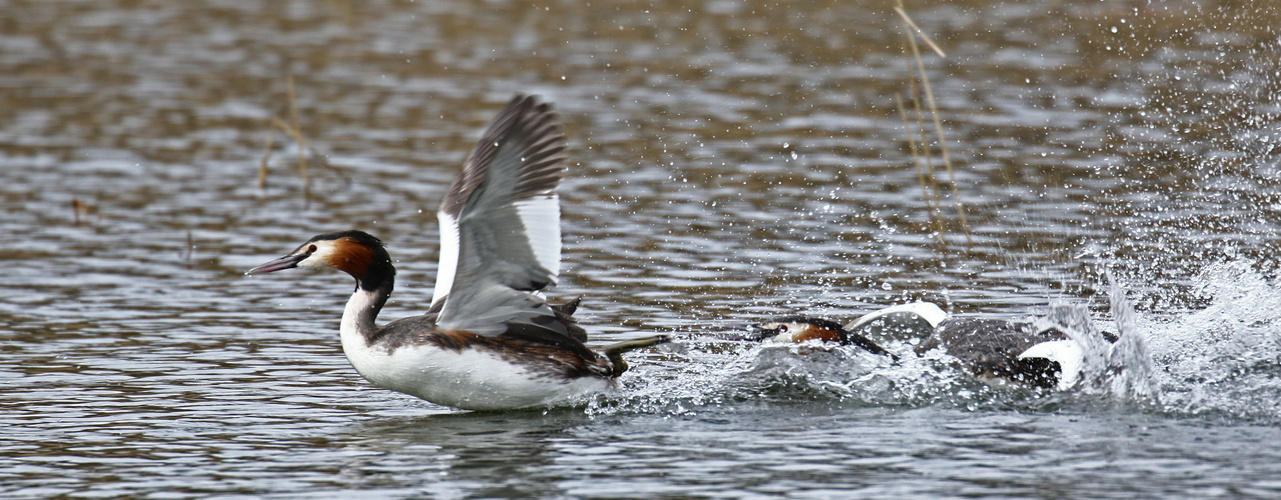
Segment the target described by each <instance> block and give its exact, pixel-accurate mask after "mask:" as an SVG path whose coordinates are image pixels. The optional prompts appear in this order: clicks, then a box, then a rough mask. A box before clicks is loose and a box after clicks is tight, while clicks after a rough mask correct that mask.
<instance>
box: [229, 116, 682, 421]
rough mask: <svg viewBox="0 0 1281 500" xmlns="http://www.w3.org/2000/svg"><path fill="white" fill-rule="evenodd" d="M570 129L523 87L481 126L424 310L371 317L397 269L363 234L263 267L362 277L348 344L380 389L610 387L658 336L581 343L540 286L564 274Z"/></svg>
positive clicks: (437, 393)
mask: <svg viewBox="0 0 1281 500" xmlns="http://www.w3.org/2000/svg"><path fill="white" fill-rule="evenodd" d="M565 162H566V159H565V136H564V134H563V133H562V131H561V128H560V125H559V124H558V123H557V120H556V116H555V115H554V114H553V113H552V112H551V108H550V106H549V105H547V104H546V103H542V104H539V103H537V102H536V100H535V99H534V98H533V97H527V96H521V95H517V96H516V97H515V98H513V99H512V100H511V102H509V103H508V104H507V106H506V107H505V108H503V110H502V111H501V112H499V113H498V116H497V117H496V118H495V119H494V121H493V122H492V123H491V124H490V125H489V128H488V129H487V130H486V131H485V133H484V136H483V137H482V138H481V139H480V142H478V143H477V144H476V147H475V148H474V149H472V151H471V154H469V155H468V157H467V159H466V161H465V162H464V163H463V170H462V173H461V174H460V175H459V177H458V179H457V180H456V181H455V182H454V184H453V186H452V187H451V188H450V189H449V192H448V194H447V195H446V196H445V199H444V200H443V201H442V202H441V204H440V210H439V212H437V218H438V219H439V221H440V234H441V238H440V239H441V248H440V268H439V274H438V275H437V277H436V289H435V293H434V295H433V297H432V303H431V307H430V308H429V309H428V311H427V313H426V314H424V315H421V316H412V317H408V318H402V319H399V320H396V321H393V322H391V323H388V324H386V325H383V326H382V327H379V326H377V325H375V324H374V320H375V319H376V318H377V317H378V312H379V311H380V310H381V309H382V307H383V305H384V304H386V302H387V297H388V296H390V295H391V291H392V287H393V283H394V281H395V276H396V270H395V268H393V267H392V264H391V257H389V256H388V255H387V251H386V250H385V249H384V248H383V245H382V242H381V241H379V240H378V239H377V238H375V237H373V236H370V235H369V234H366V233H364V232H361V231H341V232H335V233H325V234H321V235H317V236H315V237H313V238H311V239H310V240H307V242H305V243H303V244H302V245H300V246H299V247H298V248H297V249H295V250H294V251H292V252H290V253H289V254H288V255H286V256H284V257H281V258H279V259H276V260H273V261H271V262H268V263H266V264H263V265H261V266H258V267H255V268H253V269H250V270H249V271H248V272H247V273H246V274H260V273H270V272H274V271H280V270H283V269H290V268H294V267H305V268H333V269H337V270H339V271H343V272H346V273H347V274H350V275H351V276H352V277H354V278H356V291H355V293H353V294H352V296H351V299H350V300H348V301H347V307H346V309H345V310H344V311H343V316H342V324H341V327H340V329H339V330H340V334H341V338H342V347H343V352H344V353H346V355H347V359H348V360H350V361H351V365H352V366H353V367H355V368H356V371H357V372H360V374H361V375H362V376H364V377H365V378H366V379H368V380H369V381H370V382H372V383H373V384H374V385H377V386H379V387H383V388H387V389H391V390H393V391H399V392H403V393H406V394H410V395H413V396H417V397H419V398H422V399H425V400H427V401H430V402H433V403H436V404H441V405H446V406H453V407H457V408H463V409H471V410H499V409H512V408H525V407H531V406H544V405H554V404H557V403H563V402H567V401H572V400H574V399H577V398H580V397H583V396H585V395H588V394H592V393H595V392H599V391H603V390H606V389H608V388H610V387H612V386H613V385H614V379H615V378H617V377H618V376H619V375H620V374H622V373H623V371H624V370H626V369H627V365H626V363H624V362H623V359H622V356H621V353H623V352H625V351H629V350H632V349H636V348H639V347H645V346H650V345H654V344H658V343H662V342H666V341H667V340H668V338H667V337H666V336H663V335H658V336H653V337H646V338H642V339H638V340H633V341H629V342H622V343H618V344H614V345H611V346H608V347H606V348H605V349H604V351H605V355H604V356H602V355H600V354H597V353H595V352H593V351H592V350H590V349H588V348H587V346H585V345H584V344H583V343H584V342H585V341H586V340H587V334H586V332H585V331H584V330H583V329H582V327H580V326H578V324H577V322H576V321H574V319H573V318H572V317H571V315H572V314H573V313H574V310H575V309H576V308H577V306H578V301H577V300H574V301H572V302H569V303H567V304H561V305H551V304H549V303H548V302H547V300H546V299H545V298H544V297H543V295H542V294H541V293H540V292H539V291H540V290H542V289H543V288H546V287H547V286H549V285H551V284H554V283H555V282H556V277H557V275H558V274H559V271H560V245H561V242H560V201H559V198H558V197H557V195H556V193H555V190H556V188H557V186H558V185H560V181H561V178H562V177H563V176H564V173H565Z"/></svg>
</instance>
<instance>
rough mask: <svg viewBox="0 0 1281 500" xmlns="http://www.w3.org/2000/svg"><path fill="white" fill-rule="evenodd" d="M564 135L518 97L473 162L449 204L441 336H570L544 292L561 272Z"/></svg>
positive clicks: (439, 295)
mask: <svg viewBox="0 0 1281 500" xmlns="http://www.w3.org/2000/svg"><path fill="white" fill-rule="evenodd" d="M565 161H566V159H565V135H564V133H563V132H562V131H561V128H560V125H559V124H558V123H557V120H556V116H555V115H554V114H553V113H552V112H551V108H550V106H548V105H547V104H546V103H542V104H540V103H537V102H536V101H535V99H534V98H533V97H528V96H520V95H517V96H516V97H515V98H513V99H512V100H511V102H509V103H508V104H507V106H506V107H505V108H503V110H502V111H501V112H499V114H498V116H497V117H496V118H495V119H494V121H493V122H492V123H491V124H490V126H489V129H488V130H486V131H485V134H484V136H483V137H482V138H481V140H480V142H478V143H477V144H476V147H475V149H473V150H472V152H471V154H470V155H468V157H467V160H466V162H464V164H463V171H462V174H460V175H459V177H458V180H457V181H455V182H454V185H453V186H452V187H451V188H450V189H449V193H448V194H447V195H446V196H445V199H444V200H443V201H442V202H441V205H440V210H439V212H437V217H438V219H439V220H440V232H441V257H440V271H439V273H440V274H439V275H438V276H437V278H436V291H435V294H434V296H433V298H432V308H433V309H436V308H439V310H440V313H439V316H438V321H437V323H438V326H439V327H440V328H443V329H451V330H452V329H457V330H467V331H470V332H472V333H476V334H480V335H490V336H496V335H501V334H503V333H504V332H508V331H509V330H513V326H515V327H516V328H514V330H513V331H521V332H526V331H531V330H532V331H531V332H530V333H531V335H532V336H534V337H548V338H544V339H541V340H543V341H549V342H552V343H560V340H561V338H560V336H562V335H565V336H568V335H569V334H568V332H566V331H565V330H566V329H565V327H564V325H562V324H561V323H560V322H559V321H557V320H556V316H555V313H554V312H553V311H552V309H551V308H550V307H549V306H548V305H547V303H546V300H545V299H544V298H543V297H542V295H541V294H539V293H538V291H539V290H541V289H543V288H545V287H547V286H548V285H551V284H554V283H555V282H556V277H557V275H558V274H559V272H560V199H559V198H558V197H557V196H556V193H555V190H556V188H557V187H558V186H559V184H560V180H561V178H562V177H563V176H564V172H565Z"/></svg>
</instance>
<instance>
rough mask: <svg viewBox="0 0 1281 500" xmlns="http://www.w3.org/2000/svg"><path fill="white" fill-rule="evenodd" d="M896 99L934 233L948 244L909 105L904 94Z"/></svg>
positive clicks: (898, 95)
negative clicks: (914, 132)
mask: <svg viewBox="0 0 1281 500" xmlns="http://www.w3.org/2000/svg"><path fill="white" fill-rule="evenodd" d="M894 101H895V102H896V103H897V104H898V114H899V117H900V118H902V119H903V131H904V132H906V133H907V144H908V147H909V148H910V150H911V152H912V161H913V163H916V179H917V181H918V182H920V184H921V194H922V196H923V197H924V198H925V204H926V205H928V206H929V207H930V223H931V224H933V225H934V235H935V237H936V238H937V239H938V241H939V244H940V245H947V240H945V239H944V237H943V217H942V214H940V213H939V207H938V199H937V197H936V196H930V188H929V185H928V183H927V181H926V180H925V162H924V161H922V159H921V153H920V151H918V150H917V147H916V137H915V136H914V135H913V134H912V124H911V122H910V121H909V120H908V118H907V107H906V106H904V105H903V95H902V94H897V93H896V94H894Z"/></svg>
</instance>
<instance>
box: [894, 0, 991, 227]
mask: <svg viewBox="0 0 1281 500" xmlns="http://www.w3.org/2000/svg"><path fill="white" fill-rule="evenodd" d="M894 11H895V12H897V13H898V14H899V16H900V17H902V18H903V22H904V23H905V24H906V25H907V28H909V29H910V30H909V29H904V32H903V33H902V34H903V38H904V41H905V44H904V45H905V56H907V55H909V54H910V58H909V60H908V75H909V82H908V83H909V85H910V86H911V88H912V104H913V108H915V110H916V112H917V119H918V130H920V132H921V145H922V149H923V150H924V151H923V154H924V157H925V158H926V165H927V166H928V167H929V180H930V183H931V186H932V188H933V189H932V192H933V195H934V200H935V204H934V205H933V206H934V207H938V206H939V205H938V204H937V200H938V185H937V181H936V177H935V175H934V165H933V161H932V157H933V155H932V154H931V151H930V150H929V148H928V145H927V144H928V142H927V141H926V140H925V130H924V124H923V123H922V122H923V121H924V117H923V114H924V113H923V111H922V110H921V106H920V99H919V97H918V96H917V93H916V79H917V78H919V79H920V84H921V89H922V90H923V91H924V93H925V102H926V105H928V106H929V112H930V117H931V121H932V122H933V125H934V130H935V133H936V135H937V138H938V144H939V152H940V153H941V154H942V156H943V166H944V168H945V169H946V170H947V175H948V182H949V183H950V184H951V186H952V189H951V190H952V199H953V201H955V203H956V213H957V217H958V219H959V220H960V223H961V229H962V231H963V232H964V233H965V241H966V244H967V245H970V246H972V245H973V239H972V238H971V236H970V224H969V218H968V217H967V216H966V211H965V205H964V203H962V202H961V196H960V190H959V188H958V187H957V183H956V173H955V171H954V169H953V168H952V155H951V151H949V150H948V147H947V138H946V137H945V135H944V132H943V121H942V118H941V117H940V116H939V112H938V105H937V103H936V101H935V99H934V89H933V87H932V86H931V85H930V78H929V75H928V74H927V73H926V72H925V61H924V60H923V59H922V58H921V49H920V46H919V45H918V44H917V43H916V38H917V36H919V37H920V38H921V40H923V41H925V43H926V44H927V45H929V46H930V48H931V49H933V50H934V52H935V53H937V54H938V55H939V56H944V54H943V51H942V50H940V49H939V48H938V46H937V45H935V44H934V42H933V41H932V40H930V39H929V37H927V36H926V35H925V33H924V32H923V31H921V29H920V27H918V26H917V25H916V23H915V22H913V21H912V18H911V17H910V16H908V15H907V11H905V10H904V9H903V2H902V0H899V1H898V6H897V7H895V8H894ZM912 33H915V34H916V35H917V36H912ZM913 62H914V63H915V68H913V64H912V63H913ZM905 126H906V125H905ZM914 147H915V146H914ZM918 165H919V163H918Z"/></svg>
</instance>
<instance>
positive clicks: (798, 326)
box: [744, 316, 898, 361]
mask: <svg viewBox="0 0 1281 500" xmlns="http://www.w3.org/2000/svg"><path fill="white" fill-rule="evenodd" d="M747 331H748V335H747V337H746V338H745V339H744V340H755V341H760V342H793V343H801V342H805V341H807V340H815V339H817V340H822V341H823V342H837V343H840V344H853V345H856V346H859V347H862V348H863V349H864V350H866V351H868V352H870V353H872V354H881V355H885V356H889V357H891V358H893V359H894V360H896V361H897V360H898V356H895V355H893V354H891V353H890V352H889V351H886V350H885V349H884V348H882V347H881V346H879V345H876V343H875V342H872V341H871V340H869V339H868V338H867V337H864V336H862V335H859V334H857V333H854V332H850V331H847V330H846V329H845V328H843V327H841V325H840V323H837V322H835V321H829V320H826V319H822V318H812V317H809V316H788V317H784V318H779V319H776V320H774V321H770V322H767V323H761V324H758V325H752V326H749V327H747Z"/></svg>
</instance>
